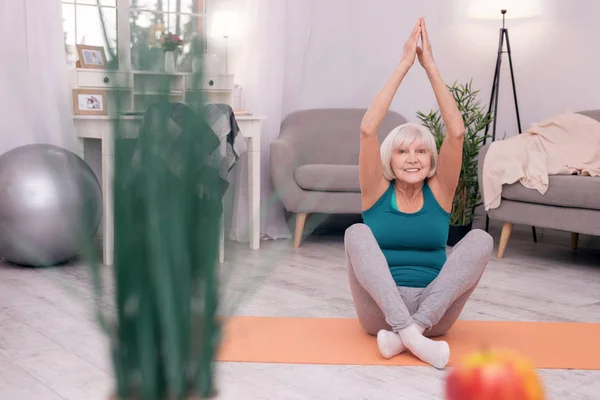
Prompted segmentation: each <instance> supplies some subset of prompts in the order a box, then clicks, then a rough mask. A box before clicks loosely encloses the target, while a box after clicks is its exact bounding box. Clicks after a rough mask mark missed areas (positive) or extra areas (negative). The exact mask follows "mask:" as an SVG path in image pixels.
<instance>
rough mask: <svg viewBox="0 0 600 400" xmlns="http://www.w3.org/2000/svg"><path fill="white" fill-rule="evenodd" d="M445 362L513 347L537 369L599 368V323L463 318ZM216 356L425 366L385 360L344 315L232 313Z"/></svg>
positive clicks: (450, 336)
mask: <svg viewBox="0 0 600 400" xmlns="http://www.w3.org/2000/svg"><path fill="white" fill-rule="evenodd" d="M439 339H443V340H446V341H447V342H448V344H449V345H450V352H451V356H450V362H449V364H448V366H452V365H455V364H456V362H457V361H458V360H460V359H461V358H462V357H463V356H464V355H466V354H468V353H470V352H472V351H476V350H479V349H484V348H489V349H494V348H500V349H508V350H511V351H515V352H518V353H519V354H521V355H523V356H525V357H527V358H528V359H529V360H530V361H531V362H533V364H534V365H535V366H536V367H537V368H559V369H588V370H598V369H600V324H592V323H562V322H561V323H557V322H504V321H463V320H459V321H457V322H456V324H455V325H454V327H453V328H452V329H451V330H450V331H449V332H448V333H447V334H446V335H445V336H443V337H440V338H434V340H439ZM217 360H218V361H226V362H227V361H231V362H256V363H283V364H332V365H333V364H337V365H396V366H397V365H403V366H421V365H426V364H425V363H423V362H422V361H420V360H419V359H417V358H416V357H414V356H413V355H412V354H411V353H410V352H405V353H403V354H400V355H398V356H396V357H394V358H392V359H390V360H386V359H384V358H383V357H381V355H380V354H379V351H378V350H377V342H376V338H375V337H373V336H370V335H368V334H366V333H364V331H363V330H362V329H361V327H360V325H359V323H358V320H356V319H346V318H280V317H245V316H239V317H231V318H229V319H227V321H226V322H225V326H224V338H223V343H222V346H221V348H220V350H219V353H218V357H217Z"/></svg>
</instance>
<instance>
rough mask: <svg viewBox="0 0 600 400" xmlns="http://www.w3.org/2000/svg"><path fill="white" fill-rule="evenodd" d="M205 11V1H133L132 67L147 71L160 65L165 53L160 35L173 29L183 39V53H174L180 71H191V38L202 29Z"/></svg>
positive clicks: (131, 28)
mask: <svg viewBox="0 0 600 400" xmlns="http://www.w3.org/2000/svg"><path fill="white" fill-rule="evenodd" d="M204 14H205V10H204V0H131V8H130V12H129V25H130V43H131V66H132V68H133V69H136V70H148V69H156V68H157V67H158V66H161V65H162V60H163V57H164V55H163V54H162V50H161V49H160V45H159V43H158V38H159V37H160V35H161V34H162V33H166V32H171V33H173V34H176V35H178V36H179V37H181V39H182V40H183V49H182V52H181V53H175V55H176V63H177V68H178V70H180V71H191V70H192V67H191V63H192V60H191V53H190V50H191V45H192V38H194V37H198V34H199V33H201V32H202V30H203V26H204Z"/></svg>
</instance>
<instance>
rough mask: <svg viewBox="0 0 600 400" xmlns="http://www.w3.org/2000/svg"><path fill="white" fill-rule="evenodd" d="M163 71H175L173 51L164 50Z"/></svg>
mask: <svg viewBox="0 0 600 400" xmlns="http://www.w3.org/2000/svg"><path fill="white" fill-rule="evenodd" d="M165 72H166V73H167V74H172V73H174V72H175V52H174V51H165Z"/></svg>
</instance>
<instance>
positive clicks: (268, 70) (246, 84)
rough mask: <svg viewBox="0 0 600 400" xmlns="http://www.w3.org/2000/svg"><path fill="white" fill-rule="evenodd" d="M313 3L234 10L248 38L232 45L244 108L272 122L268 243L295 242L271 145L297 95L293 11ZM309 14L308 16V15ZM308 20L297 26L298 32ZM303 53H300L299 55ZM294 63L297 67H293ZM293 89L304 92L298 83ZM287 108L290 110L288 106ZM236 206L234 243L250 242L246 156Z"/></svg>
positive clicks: (265, 179)
mask: <svg viewBox="0 0 600 400" xmlns="http://www.w3.org/2000/svg"><path fill="white" fill-rule="evenodd" d="M308 3H310V2H309V1H306V3H304V2H298V1H286V0H238V1H236V2H234V3H230V5H229V6H231V7H235V8H237V12H238V14H239V16H240V18H241V23H242V34H241V35H240V38H239V39H238V40H237V41H235V39H234V40H233V43H232V44H231V46H230V48H229V50H230V53H229V54H230V55H229V60H230V65H231V67H232V73H234V74H235V81H236V82H237V83H239V84H240V85H241V86H242V91H243V102H244V108H245V109H246V110H249V111H250V112H252V113H253V114H254V115H260V116H264V117H266V120H264V121H263V126H262V136H261V156H262V157H261V158H262V159H261V229H260V232H261V237H262V238H263V239H281V238H291V237H292V235H291V232H290V230H289V228H288V225H287V223H286V221H285V217H284V209H283V206H282V204H281V202H280V201H279V200H278V199H277V196H276V195H275V193H274V191H273V187H272V184H271V174H270V170H269V147H270V143H271V142H272V141H273V140H274V139H276V138H277V137H278V135H279V127H280V124H281V120H282V118H283V117H284V116H285V113H287V111H288V110H284V108H283V107H284V98H285V103H290V104H293V103H294V100H293V97H294V96H293V95H290V94H289V93H285V92H286V87H287V86H288V85H289V84H286V82H287V80H288V78H289V77H288V74H287V71H297V69H298V63H299V62H300V61H301V58H298V57H292V58H291V59H288V58H289V50H288V49H287V48H286V37H287V34H288V30H289V29H290V28H289V25H288V24H290V18H289V16H290V11H291V9H299V8H306V7H307V6H306V5H302V4H308ZM304 15H306V14H304ZM305 23H306V20H298V21H296V22H295V23H294V25H295V27H296V28H299V25H302V24H305ZM296 54H297V53H296ZM290 63H292V64H294V65H290ZM291 86H292V87H298V81H297V79H294V80H293V82H292V85H291ZM286 108H287V107H286ZM233 175H234V176H233V178H234V179H233V187H232V188H231V189H232V194H233V204H232V215H231V222H230V226H229V238H230V239H231V240H236V241H239V242H248V240H249V229H248V179H247V176H248V175H247V164H246V157H244V158H243V159H242V160H241V162H240V163H238V165H237V167H236V168H235V170H234V171H233Z"/></svg>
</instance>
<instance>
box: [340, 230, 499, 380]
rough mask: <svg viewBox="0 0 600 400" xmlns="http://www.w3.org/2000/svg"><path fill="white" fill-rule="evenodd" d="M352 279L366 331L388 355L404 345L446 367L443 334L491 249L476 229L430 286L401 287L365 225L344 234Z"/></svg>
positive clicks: (464, 239)
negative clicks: (441, 338)
mask: <svg viewBox="0 0 600 400" xmlns="http://www.w3.org/2000/svg"><path fill="white" fill-rule="evenodd" d="M345 247H346V258H347V264H348V278H349V282H350V289H351V293H352V297H353V299H354V304H355V308H356V313H357V316H358V319H359V321H360V324H361V326H362V327H363V329H364V330H365V331H366V332H368V333H369V334H371V335H377V337H378V340H377V342H378V346H379V349H380V351H381V353H382V355H383V356H384V357H388V358H389V357H392V356H394V355H396V354H399V353H400V352H402V351H404V350H405V349H408V350H410V351H411V352H412V353H413V354H414V355H416V356H417V357H419V358H420V359H422V360H423V361H425V362H428V363H429V364H431V365H433V366H435V367H437V368H443V367H444V366H445V365H446V363H447V362H448V358H449V348H448V344H447V343H446V342H444V341H435V342H434V341H432V340H430V339H428V338H430V337H435V336H441V335H444V334H445V333H446V332H447V331H448V330H449V329H450V328H451V327H452V325H453V324H454V323H455V322H456V320H457V319H458V317H459V315H460V313H461V311H462V309H463V307H464V305H465V303H466V302H467V300H468V298H469V296H470V295H471V293H472V292H473V290H474V289H475V287H476V286H477V283H478V282H479V279H480V277H481V275H482V273H483V271H484V269H485V266H486V265H487V262H488V260H489V257H490V255H491V252H492V248H493V240H492V238H491V236H490V235H489V234H487V233H486V232H485V231H482V230H478V229H476V230H473V231H471V232H470V233H469V234H468V235H467V236H466V237H465V238H463V239H462V240H461V241H460V242H459V243H457V244H456V246H454V248H453V251H452V252H451V254H450V255H449V256H448V259H447V261H446V263H445V265H444V267H443V268H442V270H441V271H440V274H439V275H438V277H437V278H436V279H435V280H434V281H433V282H431V284H430V285H429V286H427V287H426V288H408V287H398V286H396V283H395V282H394V279H393V278H392V275H391V273H390V271H389V267H388V265H387V261H386V259H385V257H384V255H383V253H382V252H381V250H380V248H379V246H378V244H377V242H376V240H375V238H374V237H373V234H372V233H371V230H370V229H369V227H368V226H366V225H364V224H355V225H353V226H351V227H350V228H348V230H347V231H346V235H345Z"/></svg>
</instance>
